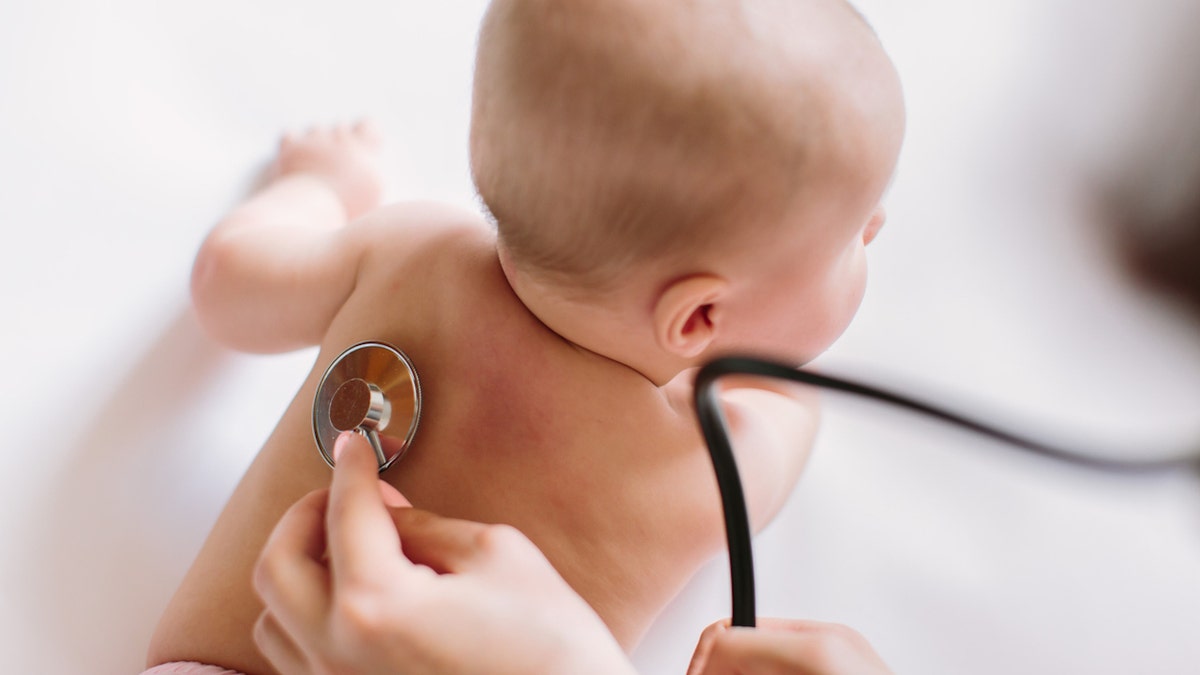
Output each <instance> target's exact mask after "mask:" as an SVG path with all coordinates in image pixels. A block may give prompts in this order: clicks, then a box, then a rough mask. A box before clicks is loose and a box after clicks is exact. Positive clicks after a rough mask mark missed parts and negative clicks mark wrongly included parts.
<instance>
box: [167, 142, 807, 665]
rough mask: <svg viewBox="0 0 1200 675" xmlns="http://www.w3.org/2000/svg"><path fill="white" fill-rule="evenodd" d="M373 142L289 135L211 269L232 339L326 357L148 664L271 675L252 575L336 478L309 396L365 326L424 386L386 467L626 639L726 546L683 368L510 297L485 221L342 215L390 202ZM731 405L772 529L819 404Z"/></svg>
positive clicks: (205, 275) (731, 395)
mask: <svg viewBox="0 0 1200 675" xmlns="http://www.w3.org/2000/svg"><path fill="white" fill-rule="evenodd" d="M377 147H378V145H377V141H376V139H375V138H374V132H372V131H370V128H369V127H359V128H356V129H341V130H334V131H332V132H328V131H323V132H310V133H308V134H303V135H299V136H293V137H289V139H288V140H286V141H285V142H284V143H283V144H281V148H280V151H279V156H278V158H277V162H276V166H277V167H278V173H277V175H276V176H275V178H274V179H273V180H272V182H270V183H269V184H268V185H267V186H266V187H265V188H264V189H263V190H262V191H261V192H259V193H258V194H256V195H254V196H253V197H252V198H251V199H250V200H249V201H248V202H247V203H246V204H244V205H243V206H241V207H239V209H237V210H235V211H234V213H232V214H231V215H230V216H229V217H228V218H227V219H226V220H225V221H224V222H223V223H222V224H221V225H220V226H218V228H217V229H216V230H214V233H213V236H212V237H210V240H209V244H206V250H204V251H202V253H201V256H200V257H199V259H198V261H197V266H196V273H195V279H194V293H195V296H196V303H197V308H198V311H199V314H200V316H201V319H202V321H203V322H204V323H205V324H206V326H207V327H208V328H209V330H210V331H211V332H213V333H214V334H215V335H217V336H218V337H219V338H221V339H222V340H224V341H226V342H228V343H230V344H232V345H234V346H237V347H241V348H245V349H250V350H257V351H278V350H282V349H290V348H294V347H297V346H301V345H303V344H312V343H319V344H320V346H321V349H320V354H319V356H318V358H317V361H316V363H315V364H314V367H313V370H312V372H311V374H310V375H309V377H308V378H307V380H306V381H305V383H304V385H303V386H302V387H301V389H300V391H299V393H298V394H297V396H296V398H295V400H294V401H293V402H292V404H291V405H290V406H289V408H288V409H287V411H286V413H285V414H284V417H283V419H282V420H281V421H280V423H279V425H278V427H277V428H276V430H275V432H274V433H273V434H272V436H271V437H270V439H269V440H268V441H267V443H266V445H265V446H264V447H263V449H262V451H261V453H260V454H259V456H258V458H257V459H256V460H255V462H254V463H253V465H252V466H251V468H250V469H249V471H248V472H247V474H246V476H245V477H244V478H243V480H242V482H241V483H240V485H239V486H238V488H237V490H236V491H235V493H234V495H233V496H232V498H231V499H230V501H229V504H228V505H227V507H226V508H225V510H224V512H223V513H222V514H221V516H220V519H219V520H218V522H217V524H216V526H215V527H214V528H213V531H212V533H211V535H210V536H209V538H208V540H207V542H206V543H205V545H204V548H203V550H202V551H201V553H200V555H199V557H198V558H197V560H196V562H195V564H194V565H193V567H192V569H191V570H190V571H189V573H188V575H187V577H186V579H185V580H184V582H183V584H182V586H181V588H180V589H179V591H178V593H177V594H176V596H175V598H174V599H173V600H172V602H171V604H170V607H169V608H168V610H167V612H166V614H165V615H164V617H163V620H162V622H161V623H160V625H159V628H158V631H157V633H156V635H155V638H154V641H153V645H152V648H151V652H150V656H149V661H150V663H151V664H156V663H163V662H168V661H180V660H194V661H201V662H206V663H213V664H219V665H222V666H225V667H228V668H235V669H239V670H241V671H243V672H246V673H270V672H273V670H272V669H271V667H270V666H269V664H268V663H267V662H266V661H265V660H264V659H263V658H262V657H261V655H260V654H259V653H258V651H257V649H256V648H255V646H254V644H253V641H252V637H251V630H252V626H253V624H254V621H255V619H256V618H257V616H258V614H259V612H260V611H261V609H262V607H261V604H260V603H259V601H258V600H257V598H256V596H255V595H254V592H253V590H252V586H251V573H252V568H253V565H254V562H255V560H256V558H257V555H258V552H259V551H260V550H261V548H262V544H263V542H264V541H265V538H266V537H267V535H268V534H269V532H270V531H271V529H272V527H273V526H274V525H275V523H276V522H277V520H278V519H279V517H280V515H281V514H282V513H283V511H284V510H286V509H287V507H289V506H290V505H291V504H293V503H294V502H295V501H296V500H297V499H299V498H300V497H301V496H303V495H304V494H306V493H308V492H309V491H311V490H315V489H318V488H323V487H327V486H328V483H329V478H330V472H329V470H328V467H327V466H326V465H325V464H324V463H323V461H322V460H321V459H320V457H319V456H318V454H317V451H316V448H315V445H314V442H313V439H312V434H311V423H310V411H311V405H312V398H313V393H314V389H315V386H316V382H317V381H318V379H319V378H320V375H321V373H323V372H324V370H325V368H326V367H327V366H328V365H329V364H330V363H331V361H332V360H333V359H334V358H335V357H336V356H337V355H338V354H339V353H340V352H341V351H342V350H344V349H345V348H347V347H349V346H350V345H352V344H355V343H357V342H360V341H363V340H367V339H372V340H382V341H385V342H388V343H391V344H393V345H396V346H398V347H400V348H401V349H403V350H404V351H405V352H406V353H407V354H408V355H409V356H410V357H411V358H412V360H413V362H414V363H415V364H416V367H417V369H418V371H419V373H420V376H421V380H422V386H423V391H424V397H425V398H424V406H425V407H424V410H423V415H422V422H421V427H420V429H419V432H418V435H417V438H416V442H415V445H414V447H413V448H412V450H411V451H410V452H409V453H408V454H407V455H406V456H405V458H404V459H403V460H402V461H401V462H400V463H399V464H398V465H397V466H396V467H394V468H393V469H391V470H390V471H388V472H387V473H386V474H385V475H384V478H385V479H386V480H388V481H389V482H390V483H392V484H393V485H395V486H396V487H397V488H399V489H400V491H401V492H402V493H403V494H405V495H406V496H408V497H409V498H410V499H411V501H412V502H413V504H414V505H415V506H418V507H420V508H423V509H427V510H430V511H433V512H435V513H439V514H442V515H446V516H452V517H457V518H464V519H469V520H476V521H482V522H502V523H508V524H511V525H514V526H516V527H517V528H519V529H520V530H522V531H523V532H524V533H525V534H526V535H527V536H528V537H529V538H530V539H532V540H533V541H534V543H536V544H537V545H538V546H539V547H540V548H541V549H542V550H543V551H544V552H545V554H546V556H547V558H548V559H549V560H550V561H551V562H552V563H553V564H554V565H555V567H556V568H557V569H558V570H559V572H560V573H561V574H562V575H563V577H564V578H565V579H566V580H567V581H568V583H570V584H571V585H572V586H573V587H574V588H575V589H576V590H577V591H578V592H579V593H580V594H581V595H582V596H583V597H584V598H585V599H586V600H587V601H588V602H590V603H591V604H592V605H593V607H594V608H595V609H596V610H597V612H598V613H599V615H600V616H601V618H603V619H604V620H605V622H606V623H607V624H608V626H609V627H610V629H611V630H612V631H613V633H614V634H615V635H616V637H617V638H618V640H619V641H620V642H621V644H622V645H623V646H625V647H626V648H627V649H628V648H632V646H633V645H634V644H636V642H637V641H638V639H639V638H640V636H641V635H642V634H643V632H644V631H645V629H646V628H647V626H648V624H649V623H650V622H651V621H652V620H653V618H654V616H655V615H656V614H657V613H658V611H659V610H660V609H661V608H662V607H663V606H664V605H665V604H666V602H667V601H668V600H669V599H670V598H671V597H672V596H674V595H675V594H676V593H677V592H678V590H679V589H680V587H681V586H682V585H683V584H684V583H685V582H686V581H687V580H688V578H689V577H690V576H691V575H692V574H693V573H694V571H695V570H696V569H697V568H698V566H699V565H700V564H701V563H703V562H704V561H705V560H706V559H708V558H709V557H711V556H712V555H713V554H714V553H715V552H716V551H718V550H719V548H720V546H721V543H722V529H721V527H720V522H721V516H720V510H719V501H718V497H717V493H716V488H715V482H714V480H713V477H712V468H711V465H710V463H709V460H708V458H707V454H706V452H705V450H704V448H703V444H702V442H701V439H700V437H699V434H698V430H697V426H696V423H695V420H694V416H693V412H692V409H691V404H690V396H691V386H690V373H688V372H685V373H682V374H681V375H680V376H679V377H677V378H675V379H674V380H672V381H671V382H670V383H668V384H667V385H665V386H662V387H659V386H655V385H654V384H653V383H652V382H651V381H650V380H648V379H647V378H646V377H644V376H643V375H642V374H640V373H639V372H636V371H635V370H633V369H631V368H629V367H628V366H626V365H623V364H621V363H618V362H616V361H613V360H610V359H608V358H605V357H603V356H599V355H597V354H595V353H593V352H590V351H588V350H585V349H582V348H580V347H578V346H576V345H574V344H572V343H570V342H568V341H566V340H565V339H563V338H562V337H560V336H559V335H558V334H556V333H555V332H553V331H551V330H549V329H548V328H547V327H546V326H545V325H543V324H542V323H541V322H540V321H539V320H538V318H537V317H535V316H534V315H533V314H531V313H530V311H529V310H528V309H527V308H526V306H525V305H524V304H522V302H521V301H520V299H518V297H517V296H516V295H515V294H514V292H513V290H512V288H511V287H510V285H509V283H508V282H507V280H506V278H505V275H504V272H503V271H502V269H501V265H500V262H499V259H498V257H497V252H496V244H495V239H494V235H493V233H492V232H491V230H490V229H489V228H488V227H487V226H486V224H485V223H484V222H483V221H482V219H481V218H480V217H479V216H477V215H476V214H473V213H470V212H465V211H461V210H457V209H453V208H449V207H445V206H441V205H436V204H430V203H416V204H399V205H394V206H389V207H385V208H382V209H379V210H376V211H373V212H370V213H369V214H368V215H366V216H365V217H362V218H359V219H358V220H356V221H355V222H353V223H352V224H350V225H349V226H345V220H346V217H347V215H349V216H351V217H353V216H356V215H358V213H360V212H364V211H369V209H371V208H372V207H374V206H375V203H373V202H374V201H377V199H378V194H379V189H378V185H379V180H378V174H377V173H376V172H375V169H374V166H375V163H374V157H373V153H374V152H375V149H376V148H377ZM241 256H245V259H244V260H243V259H242V258H241ZM248 296H249V297H251V298H252V299H251V300H249V301H248V300H247V297H248ZM241 307H249V308H252V309H246V310H239V309H238V308H241ZM264 311H269V315H268V316H263V315H262V312H264ZM239 312H242V313H241V314H239ZM726 399H727V403H728V404H729V406H730V408H729V411H730V415H731V419H732V421H733V423H734V427H735V434H736V435H737V439H735V444H736V445H737V446H738V447H739V448H753V452H746V453H744V454H742V455H740V456H739V463H740V464H741V466H742V471H743V474H744V480H745V482H746V486H747V493H748V494H749V495H750V496H751V500H752V503H751V512H752V515H753V519H754V521H755V524H756V526H761V525H762V524H764V523H765V522H766V521H767V520H769V518H770V517H771V516H773V515H774V512H775V511H776V510H777V509H778V508H779V506H780V505H781V503H782V501H783V498H784V496H785V495H786V494H787V492H788V491H789V490H790V488H791V486H792V485H793V484H794V482H795V480H796V478H797V477H798V474H799V472H800V469H801V467H802V466H803V463H804V460H805V456H806V454H807V448H808V447H809V446H810V445H811V440H812V435H813V433H814V431H815V428H816V413H815V406H814V405H813V402H812V401H811V400H810V399H807V398H799V399H797V398H793V397H789V396H783V395H780V394H779V393H777V392H775V391H770V390H765V389H755V388H753V387H750V388H745V387H744V388H739V389H735V390H732V391H729V392H727V393H726Z"/></svg>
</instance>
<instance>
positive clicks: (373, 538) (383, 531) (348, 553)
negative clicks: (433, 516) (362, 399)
mask: <svg viewBox="0 0 1200 675" xmlns="http://www.w3.org/2000/svg"><path fill="white" fill-rule="evenodd" d="M337 446H339V447H337V449H336V450H335V455H336V456H337V459H336V465H335V467H334V469H333V485H332V486H331V487H330V489H329V508H328V509H327V510H326V512H325V529H326V536H327V538H328V541H329V555H330V559H331V563H332V564H331V566H332V568H333V579H334V584H335V585H341V584H345V583H348V582H349V583H355V584H362V583H371V582H373V581H375V580H377V579H380V578H386V577H387V576H388V575H390V574H395V573H396V572H397V570H398V567H403V566H408V565H409V563H408V562H407V561H406V560H405V559H404V557H403V556H402V555H401V554H400V536H399V535H398V534H397V532H396V527H395V525H394V524H393V523H392V517H391V515H389V513H388V509H387V506H386V505H385V504H384V501H383V496H382V494H381V493H380V490H379V464H378V462H377V461H376V459H375V453H374V452H373V451H372V450H371V446H370V444H369V443H367V440H366V439H365V438H363V437H362V436H361V435H359V434H357V433H353V432H345V433H343V434H342V435H341V436H339V437H338V440H337Z"/></svg>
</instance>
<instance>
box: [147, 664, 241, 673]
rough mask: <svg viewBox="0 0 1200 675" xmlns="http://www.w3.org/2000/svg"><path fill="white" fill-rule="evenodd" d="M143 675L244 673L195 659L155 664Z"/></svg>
mask: <svg viewBox="0 0 1200 675" xmlns="http://www.w3.org/2000/svg"><path fill="white" fill-rule="evenodd" d="M142 675H242V674H241V673H239V672H238V671H236V670H229V669H228V668H222V667H221V666H210V665H207V664H204V663H196V662H194V661H176V662H174V663H164V664H162V665H161V666H154V667H153V668H151V669H150V670H147V671H146V672H144V673H142Z"/></svg>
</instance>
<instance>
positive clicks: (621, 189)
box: [471, 0, 861, 287]
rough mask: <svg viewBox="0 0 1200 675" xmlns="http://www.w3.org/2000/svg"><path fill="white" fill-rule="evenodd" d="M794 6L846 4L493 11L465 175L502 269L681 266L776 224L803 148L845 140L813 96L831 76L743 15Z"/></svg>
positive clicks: (554, 1) (652, 1) (571, 1)
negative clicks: (745, 232)
mask: <svg viewBox="0 0 1200 675" xmlns="http://www.w3.org/2000/svg"><path fill="white" fill-rule="evenodd" d="M795 3H800V4H806V5H814V6H821V7H822V8H823V11H826V12H828V10H829V8H830V7H833V6H835V5H836V6H838V7H837V8H836V9H834V11H844V9H842V7H845V8H849V6H848V5H844V3H842V2H840V0H761V1H759V2H734V1H728V0H727V1H721V0H696V1H693V2H680V1H679V0H496V1H495V2H493V4H492V5H491V7H490V8H489V11H488V13H487V16H486V17H485V19H484V23H483V27H482V29H481V32H480V38H479V53H478V60H477V63H476V80H475V98H474V106H473V117H472V127H471V169H472V175H473V178H474V180H475V184H476V187H477V189H478V191H479V196H480V199H481V201H482V202H483V204H484V206H485V207H486V211H487V212H488V213H490V214H491V216H492V218H494V221H495V223H496V226H497V232H498V238H499V241H500V243H501V245H502V246H504V247H505V248H506V249H507V251H508V252H509V254H510V255H511V257H512V259H513V261H514V264H517V265H520V266H522V267H523V268H525V269H526V270H528V271H531V272H536V273H540V274H543V275H549V276H551V277H553V278H555V279H556V280H558V281H562V282H566V283H568V284H571V283H575V284H578V285H580V286H584V287H595V286H604V285H606V284H608V283H610V282H611V281H613V280H614V279H616V278H618V277H619V276H620V274H621V271H622V270H624V269H626V267H627V266H628V265H629V264H631V263H635V262H638V261H643V260H647V259H654V260H664V259H673V260H687V259H689V258H694V257H695V256H696V255H698V254H700V253H702V252H705V251H708V252H711V251H714V250H716V249H718V248H719V247H720V246H722V245H727V244H728V243H729V241H730V236H729V235H730V234H731V233H733V232H737V231H738V230H739V229H740V228H745V227H750V226H752V221H757V220H771V219H778V218H780V217H781V215H782V213H783V212H784V211H785V210H786V209H787V207H788V202H789V201H790V200H791V199H793V198H794V197H795V196H796V194H797V191H798V181H800V180H802V178H803V174H805V173H806V168H807V167H808V165H809V164H811V163H812V161H813V160H812V158H813V157H814V156H816V155H818V154H823V153H818V152H817V146H818V145H820V144H827V143H837V142H840V141H842V140H845V139H839V138H838V137H837V136H838V135H837V133H836V129H835V127H837V126H839V125H837V124H834V123H833V121H832V120H831V118H830V116H831V114H832V112H831V111H830V109H829V106H828V105H827V101H825V100H824V97H825V91H824V89H825V88H826V86H827V84H828V82H827V81H826V78H827V77H828V76H827V75H825V74H823V73H822V72H821V71H820V70H814V69H812V68H806V67H805V63H804V62H805V58H806V56H805V55H804V53H803V49H800V50H797V49H793V48H792V47H791V46H790V45H787V44H781V38H780V35H781V34H782V33H780V32H778V31H777V29H774V28H772V27H770V26H769V25H768V26H767V28H766V29H765V30H766V32H768V33H770V34H768V35H764V25H763V17H762V16H761V15H760V14H757V13H758V12H762V13H764V14H771V13H773V12H775V11H777V10H778V8H780V7H790V6H791V5H793V4H795ZM784 11H785V12H791V11H793V10H791V9H785V10H784ZM851 11H854V10H852V8H851ZM854 13H855V15H857V12H856V11H855V12H854ZM859 18H861V16H860V17H859ZM769 21H770V18H769V17H768V19H767V22H768V24H769ZM825 168H828V167H825Z"/></svg>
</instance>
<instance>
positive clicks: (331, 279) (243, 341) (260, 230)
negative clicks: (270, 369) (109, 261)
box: [192, 123, 381, 352]
mask: <svg viewBox="0 0 1200 675" xmlns="http://www.w3.org/2000/svg"><path fill="white" fill-rule="evenodd" d="M378 147H379V141H378V135H377V133H376V132H375V130H374V129H373V128H372V127H371V126H370V125H368V124H363V123H360V124H358V125H356V126H354V127H353V128H350V127H342V128H337V129H333V130H317V131H309V132H307V133H305V134H301V135H295V136H292V135H289V136H285V137H284V139H283V140H282V141H281V142H280V146H279V154H278V156H277V157H276V160H275V163H274V165H273V167H272V170H271V171H272V175H271V177H270V179H269V181H268V183H267V184H266V185H265V186H264V187H263V188H262V189H261V190H259V191H257V192H256V193H255V194H254V195H252V196H251V197H250V198H249V199H248V200H246V201H245V202H243V203H242V204H240V205H239V206H237V207H236V208H234V209H233V211H231V212H230V213H229V214H228V215H227V216H226V217H225V218H224V219H223V220H222V221H221V222H220V223H219V224H218V225H217V226H216V227H215V228H214V229H213V230H212V232H211V233H209V235H208V238H207V239H206V240H205V242H204V244H203V246H202V247H201V249H200V253H199V254H198V255H197V257H196V262H195V265H194V267H193V270H192V298H193V304H194V305H195V307H196V312H197V315H198V317H199V319H200V323H201V324H202V325H203V326H204V328H205V329H206V330H207V331H208V332H209V333H210V334H211V335H213V336H214V337H215V338H216V339H218V340H220V341H221V342H224V343H226V344H228V345H229V346H231V347H234V348H236V349H241V350H245V351H252V352H279V351H287V350H291V349H297V348H300V347H305V346H309V345H315V344H317V343H319V342H320V340H321V338H322V336H323V335H324V333H325V330H326V328H327V327H328V326H329V324H330V322H331V321H332V320H333V317H334V315H335V314H336V313H337V311H338V309H339V308H340V307H341V306H342V304H343V302H344V301H345V299H346V298H347V297H348V296H349V295H350V292H351V291H352V290H353V289H354V284H355V280H356V278H357V273H358V263H359V260H360V259H361V256H362V254H363V252H364V251H365V250H366V243H367V242H365V241H364V236H365V235H364V234H362V233H359V232H355V231H354V228H350V229H349V230H345V229H343V228H344V227H345V225H346V223H347V222H348V221H350V220H352V219H354V218H357V217H358V216H360V215H362V214H363V213H365V212H367V211H368V210H370V209H372V208H374V207H375V206H377V205H378V203H379V199H380V193H381V190H380V177H379V173H378V170H377V155H378Z"/></svg>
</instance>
